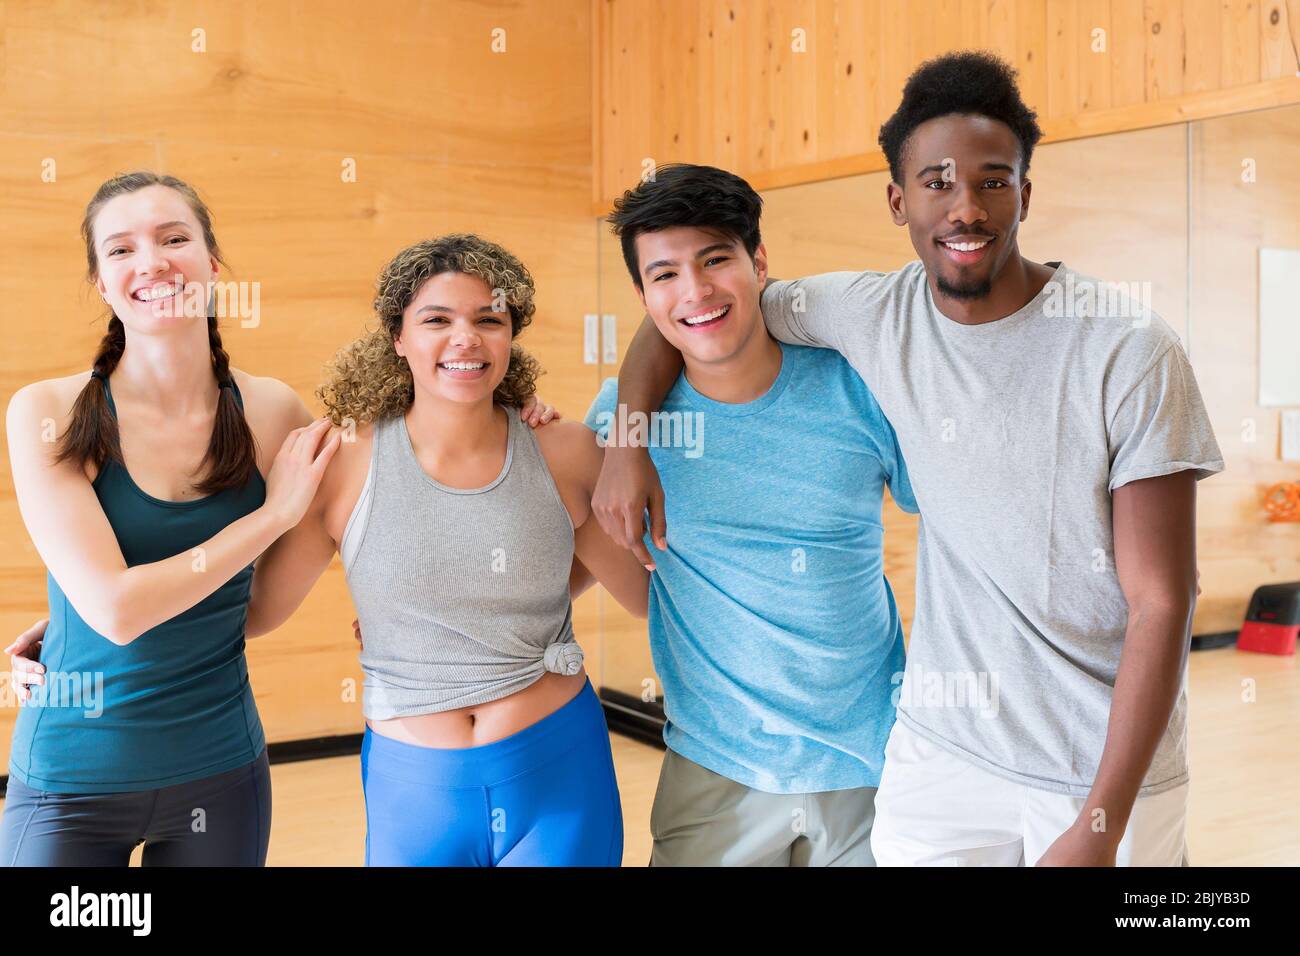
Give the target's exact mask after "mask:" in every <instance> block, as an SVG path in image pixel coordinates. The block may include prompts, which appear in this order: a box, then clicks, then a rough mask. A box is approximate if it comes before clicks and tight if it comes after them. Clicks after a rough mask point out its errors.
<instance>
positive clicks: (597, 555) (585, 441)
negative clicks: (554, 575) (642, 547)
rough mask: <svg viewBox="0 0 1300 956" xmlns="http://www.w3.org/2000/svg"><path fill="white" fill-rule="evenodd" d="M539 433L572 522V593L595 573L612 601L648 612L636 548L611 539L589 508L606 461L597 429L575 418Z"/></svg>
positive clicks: (646, 580)
mask: <svg viewBox="0 0 1300 956" xmlns="http://www.w3.org/2000/svg"><path fill="white" fill-rule="evenodd" d="M538 434H539V437H540V438H541V439H542V441H544V442H545V446H544V449H545V453H546V455H547V464H548V465H549V466H550V468H551V474H552V476H553V477H554V478H555V479H556V484H557V486H558V487H560V489H561V491H560V494H561V497H562V498H564V499H565V501H566V507H567V508H568V509H569V515H570V517H571V519H572V521H573V525H574V532H573V550H574V562H573V567H572V568H571V569H570V573H569V586H570V594H572V593H573V585H574V583H575V580H576V581H577V583H579V584H580V585H582V587H586V586H587V585H586V582H585V575H587V574H590V575H594V576H595V579H596V580H597V581H599V582H600V583H601V584H602V585H604V587H605V590H607V591H609V593H610V594H611V595H613V597H614V600H616V601H618V603H619V604H621V605H623V607H625V608H627V610H628V611H629V612H631V613H632V614H633V615H635V616H637V617H645V616H646V614H647V605H648V600H649V599H648V592H649V590H650V572H649V570H647V568H645V567H643V566H642V565H641V564H640V562H638V560H637V558H636V556H635V555H634V554H632V552H630V551H628V550H627V549H626V548H623V547H620V546H619V545H617V544H615V543H614V542H613V541H611V540H610V539H609V537H608V536H607V535H606V534H605V532H604V530H603V529H602V528H601V526H600V523H599V522H598V521H597V520H596V519H595V517H594V514H593V512H592V509H591V507H590V502H591V493H592V490H593V489H594V488H595V486H596V480H597V478H598V477H599V475H600V466H601V463H602V461H603V460H604V453H603V452H602V451H601V448H600V446H599V445H598V444H597V441H596V434H595V432H593V431H591V430H590V429H588V428H587V427H585V426H583V425H579V424H577V423H567V422H561V423H559V424H555V425H550V426H548V428H547V431H546V434H545V435H544V436H542V433H540V432H539V433H538ZM652 566H653V565H652ZM579 568H581V569H582V570H581V571H580V570H579Z"/></svg>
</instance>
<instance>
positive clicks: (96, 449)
mask: <svg viewBox="0 0 1300 956" xmlns="http://www.w3.org/2000/svg"><path fill="white" fill-rule="evenodd" d="M81 231H82V237H83V239H84V240H85V244H86V256H87V262H88V277H89V279H90V280H91V281H92V282H93V283H94V284H95V287H96V288H97V290H98V291H99V293H100V295H101V296H102V297H103V299H104V301H105V302H106V303H107V304H108V305H109V308H110V310H111V316H110V319H109V322H108V331H107V333H106V334H105V335H104V337H103V339H102V341H101V342H100V346H99V351H98V353H97V354H96V356H95V359H94V363H93V368H92V371H91V372H90V373H89V375H88V374H87V373H85V372H80V373H77V374H76V375H70V376H66V377H64V378H57V379H50V380H47V381H41V382H36V383H34V384H31V385H28V386H26V387H24V388H22V389H20V390H19V391H18V392H17V393H16V394H15V395H14V396H13V398H12V400H11V401H10V403H9V408H8V414H7V427H8V438H9V453H10V462H11V466H12V469H13V477H14V488H15V492H16V495H17V499H18V505H19V508H20V510H21V513H22V517H23V521H24V523H25V524H26V526H27V530H28V532H29V534H30V535H31V538H32V541H33V542H34V543H35V545H36V549H37V551H38V552H39V553H40V555H41V558H42V559H43V561H44V563H45V565H46V567H47V568H48V571H49V574H48V582H47V586H48V593H49V607H50V619H49V625H48V631H46V632H45V634H44V641H43V647H42V651H43V652H42V653H41V655H40V656H41V657H42V658H43V662H42V667H43V669H44V670H45V671H46V673H45V674H43V675H40V677H39V679H37V680H33V681H31V682H30V683H31V684H32V686H31V687H30V688H27V687H24V688H23V692H22V695H21V696H22V700H23V703H24V705H25V706H23V707H22V709H21V710H20V712H19V715H18V720H17V723H16V725H15V728H14V737H13V746H12V748H11V752H10V763H9V787H8V793H7V795H6V800H5V807H4V817H3V820H2V821H0V864H3V865H7V866H12V865H56V866H57V865H101V866H104V865H107V866H113V865H119V866H125V865H126V864H127V862H128V861H129V859H130V855H131V852H132V850H133V849H134V847H135V846H136V845H137V844H139V843H141V842H143V843H144V844H145V848H144V856H143V862H144V864H145V865H192V864H216V865H260V864H262V863H264V862H265V859H266V850H267V841H268V837H269V833H270V822H271V821H270V814H271V799H270V776H269V771H268V768H267V758H266V748H265V739H264V736H263V733H262V725H261V722H260V720H259V718H258V714H257V708H256V707H255V706H254V703H253V695H252V691H251V689H250V687H249V682H248V669H247V665H246V663H245V659H244V621H245V615H246V612H247V607H248V597H249V587H250V580H251V578H252V576H253V567H252V564H253V561H254V559H256V558H257V557H258V555H259V554H261V553H262V552H263V551H264V550H266V548H268V547H269V546H270V545H271V544H272V542H274V541H275V540H276V538H278V537H279V536H280V535H282V534H283V533H284V532H285V531H287V530H288V529H289V528H292V527H293V526H294V525H295V524H297V522H298V520H299V519H300V518H301V517H302V515H303V513H304V512H305V511H306V509H307V507H308V505H309V504H310V503H311V501H312V498H313V496H314V494H315V492H316V488H317V485H318V484H319V482H320V479H321V476H322V475H323V473H324V471H325V466H326V465H327V464H328V463H329V461H330V458H331V457H332V456H333V455H334V453H335V451H336V450H337V448H338V444H339V443H338V441H337V440H329V439H327V437H326V436H327V428H326V425H327V420H325V419H321V420H319V421H317V422H315V423H312V424H310V425H306V426H303V427H298V426H299V425H302V422H303V419H304V418H309V416H307V415H306V413H305V408H304V406H303V404H302V402H301V400H300V399H299V398H298V397H297V396H296V395H295V394H294V392H293V390H292V389H290V388H289V387H288V386H287V385H285V384H283V383H281V382H278V381H276V380H274V379H270V378H258V377H255V376H252V375H249V374H247V373H245V372H242V371H240V370H239V369H235V368H231V366H230V358H229V356H228V355H227V354H226V351H225V349H224V348H223V347H222V343H221V335H220V333H219V331H218V330H217V320H216V317H215V316H214V315H212V314H210V312H211V307H210V304H209V303H208V297H207V295H206V292H207V290H208V289H209V288H210V287H209V285H208V283H209V281H210V280H212V279H213V278H215V276H216V275H217V273H218V269H219V267H220V266H222V265H224V264H225V263H224V260H223V259H222V256H221V251H220V248H219V246H218V244H217V240H216V237H215V235H214V234H213V230H212V220H211V216H210V214H209V212H208V210H207V208H206V206H205V205H204V204H203V202H202V201H201V200H200V199H199V197H198V195H197V194H196V193H195V191H194V190H193V189H192V188H191V187H190V186H188V185H186V184H185V183H184V182H182V181H181V180H178V179H175V178H174V177H171V176H161V175H158V174H154V173H130V174H126V175H121V176H117V177H114V178H113V179H110V180H108V181H107V182H105V183H104V184H103V185H102V186H100V188H99V190H98V191H97V192H96V193H95V196H94V198H93V199H92V200H91V201H90V203H89V205H88V206H87V208H86V211H85V216H84V219H83V221H82V228H81ZM189 291H194V292H196V293H197V294H196V295H195V296H193V299H194V301H196V302H198V303H200V307H199V308H197V309H195V308H194V307H193V306H191V307H189V308H188V309H187V308H185V307H183V301H182V294H183V292H189ZM186 298H189V296H186ZM204 304H207V305H208V307H207V308H203V307H202V306H203V305H204ZM187 312H188V313H189V314H187ZM195 313H197V314H195ZM204 313H209V314H204ZM51 426H53V428H51ZM56 435H57V443H56V442H55V441H53V440H52V439H53V438H54V437H55V436H56ZM267 449H270V450H273V451H274V450H275V449H278V452H277V453H275V454H274V457H272V455H271V454H269V453H268V452H267ZM128 464H129V469H128ZM33 656H35V655H34V654H33Z"/></svg>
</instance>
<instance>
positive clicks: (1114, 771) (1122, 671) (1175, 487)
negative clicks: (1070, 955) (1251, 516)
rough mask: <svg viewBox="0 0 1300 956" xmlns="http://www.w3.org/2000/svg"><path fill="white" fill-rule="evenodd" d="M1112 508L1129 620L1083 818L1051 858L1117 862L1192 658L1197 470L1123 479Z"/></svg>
mask: <svg viewBox="0 0 1300 956" xmlns="http://www.w3.org/2000/svg"><path fill="white" fill-rule="evenodd" d="M1111 507H1112V524H1113V527H1114V539H1115V570H1116V572H1117V573H1118V575H1119V583H1120V587H1121V588H1122V589H1123V591H1124V597H1125V600H1126V601H1127V602H1128V626H1127V629H1126V631H1125V634H1124V650H1123V653H1122V655H1121V657H1120V665H1119V673H1118V675H1117V677H1116V679H1115V693H1114V696H1113V698H1112V700H1111V707H1110V722H1109V724H1108V726H1107V730H1106V746H1105V749H1104V750H1103V752H1102V757H1101V764H1100V766H1099V767H1098V769H1097V776H1096V779H1095V780H1094V781H1093V785H1092V790H1091V792H1090V793H1089V794H1088V799H1087V801H1086V803H1085V804H1084V807H1083V810H1082V811H1081V812H1080V814H1079V818H1078V819H1077V820H1076V821H1075V823H1074V825H1073V826H1072V827H1071V829H1070V830H1068V831H1066V833H1065V834H1063V835H1062V836H1061V837H1060V838H1059V839H1058V840H1057V841H1056V842H1055V843H1054V844H1053V845H1052V846H1051V847H1049V848H1048V851H1047V853H1046V854H1044V856H1043V859H1042V860H1041V861H1040V862H1041V863H1043V864H1074V865H1078V864H1081V863H1082V864H1089V863H1091V864H1101V865H1113V864H1114V862H1115V850H1116V847H1117V846H1118V845H1119V841H1120V839H1121V838H1122V837H1123V835H1124V830H1125V828H1126V827H1127V825H1128V819H1129V815H1130V814H1131V813H1132V810H1133V804H1134V802H1135V801H1136V800H1137V795H1138V790H1139V789H1140V788H1141V786H1142V780H1143V778H1144V777H1145V776H1146V772H1147V770H1148V768H1149V767H1150V766H1151V759H1152V757H1153V756H1154V755H1155V752H1156V747H1157V746H1158V745H1159V743H1160V738H1161V737H1162V736H1163V735H1164V732H1165V728H1166V727H1167V726H1168V725H1169V716H1170V714H1171V713H1172V712H1173V708H1174V703H1175V701H1176V700H1177V698H1178V692H1179V688H1180V687H1181V685H1182V677H1183V669H1184V667H1185V666H1186V663H1187V652H1188V647H1189V643H1190V635H1191V621H1192V612H1193V610H1194V609H1195V606H1196V594H1197V591H1198V586H1197V572H1196V480H1195V474H1194V473H1193V472H1191V471H1182V472H1178V473H1176V474H1172V475H1164V476H1161V477H1158V478H1145V479H1142V480H1139V481H1133V482H1129V483H1128V484H1126V485H1121V486H1120V487H1119V488H1116V489H1115V492H1114V494H1113V496H1112V505H1111ZM1102 828H1104V829H1102Z"/></svg>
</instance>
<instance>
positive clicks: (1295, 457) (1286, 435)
mask: <svg viewBox="0 0 1300 956" xmlns="http://www.w3.org/2000/svg"><path fill="white" fill-rule="evenodd" d="M1282 460H1283V461H1300V412H1283V413H1282Z"/></svg>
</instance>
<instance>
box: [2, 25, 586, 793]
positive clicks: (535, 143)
mask: <svg viewBox="0 0 1300 956" xmlns="http://www.w3.org/2000/svg"><path fill="white" fill-rule="evenodd" d="M589 23H590V8H589V7H588V6H587V5H586V4H585V3H572V4H563V5H552V4H544V3H513V2H499V3H480V2H473V0H441V2H437V3H429V2H417V0H391V2H387V3H385V4H384V5H382V6H379V7H374V6H372V7H365V6H357V5H355V4H353V3H350V2H346V0H321V2H313V3H299V2H292V3H290V2H272V3H266V4H253V3H247V2H235V3H213V2H200V3H189V4H171V3H163V2H148V0H141V2H130V3H120V4H117V5H115V6H114V8H113V14H112V16H111V17H110V16H106V15H105V13H104V8H103V7H102V6H101V5H99V4H95V3H89V2H67V3H61V4H58V5H54V6H51V5H50V4H48V3H37V2H28V0H8V2H6V3H4V4H3V5H2V6H0V187H2V188H3V193H4V197H5V199H4V209H5V214H4V219H5V228H4V229H3V230H0V262H2V263H3V264H4V268H3V269H0V328H3V330H4V333H5V339H6V347H5V349H4V350H3V352H2V353H0V401H3V402H5V403H7V402H8V400H9V398H10V396H11V395H12V394H13V392H14V391H15V390H16V389H17V388H18V387H20V386H21V385H23V384H25V383H27V382H30V381H34V380H37V379H42V378H49V377H52V376H56V375H66V374H69V373H71V372H74V371H76V370H79V369H85V368H88V367H89V362H90V358H91V355H92V354H93V349H94V346H95V343H96V342H97V341H98V339H99V337H100V335H102V332H103V319H102V317H101V315H100V309H99V308H97V306H99V305H100V303H99V299H98V297H97V296H95V295H94V294H93V292H92V291H91V290H90V289H89V288H88V287H87V286H86V285H85V284H84V282H83V281H82V273H83V272H84V269H85V254H84V251H83V249H82V248H81V246H80V239H79V236H78V232H77V230H78V224H79V222H80V217H81V213H82V209H83V207H84V204H85V203H86V201H87V200H88V199H89V198H90V196H91V194H92V193H93V191H94V189H95V187H96V186H97V185H98V184H99V183H100V182H101V181H102V180H103V179H105V178H107V177H108V176H110V175H112V174H113V173H116V172H121V171H125V170H128V169H133V168H153V169H160V170H162V171H165V172H170V173H173V174H176V175H178V176H180V177H181V178H183V179H186V180H189V181H191V182H192V183H193V184H194V185H195V186H196V187H197V188H198V189H199V190H200V192H201V194H202V195H203V196H204V197H205V199H206V200H207V201H208V203H209V205H210V206H211V208H212V210H213V213H214V216H215V228H216V231H217V235H218V237H219V238H220V241H221V243H222V246H223V250H224V252H225V253H226V254H227V256H228V258H229V260H230V262H231V265H232V267H233V278H236V279H240V280H245V281H256V282H259V283H260V284H261V313H262V315H261V323H260V325H259V326H258V327H256V328H248V329H245V328H241V327H239V326H238V323H233V324H228V327H227V328H225V329H223V337H224V341H225V344H226V346H227V348H228V350H229V351H230V352H231V354H232V357H233V362H234V364H235V365H236V366H238V367H240V368H243V369H245V370H247V371H249V372H252V373H254V374H261V375H273V376H275V377H277V378H280V379H282V380H284V381H286V382H288V383H289V384H291V385H292V386H293V387H294V388H295V389H296V390H297V391H298V392H299V394H300V395H301V396H302V397H303V399H304V400H305V401H306V402H307V404H308V406H309V407H312V408H316V407H317V405H316V401H315V398H314V396H313V393H314V391H315V388H316V385H317V384H318V382H319V381H320V378H321V373H322V367H323V365H324V363H325V362H327V361H328V360H329V359H330V357H331V356H332V355H333V353H334V351H335V350H336V349H337V348H339V347H340V346H342V345H343V344H345V343H346V342H348V341H350V340H351V339H352V338H353V337H355V336H357V335H359V334H360V333H361V332H362V331H363V330H364V329H365V328H366V327H373V320H372V318H371V308H370V302H371V298H372V296H373V287H374V280H375V276H376V274H377V273H378V271H379V269H380V268H381V267H382V265H383V264H384V263H385V262H386V261H387V260H388V259H389V258H390V257H391V256H392V255H393V254H394V253H396V252H397V251H398V250H399V249H400V248H402V247H403V246H405V245H407V244H409V243H411V242H414V241H417V240H419V239H423V238H428V237H431V236H434V235H437V234H439V233H443V232H449V231H474V232H478V233H480V234H482V235H484V236H486V237H488V238H491V239H493V240H495V241H498V242H500V243H502V244H503V245H505V246H506V247H507V248H509V249H511V251H513V252H514V253H515V254H516V255H518V256H519V257H520V258H521V259H522V260H523V261H524V263H525V264H526V265H528V266H529V268H530V269H531V271H532V272H533V275H534V278H535V279H536V282H537V289H538V292H537V304H538V311H537V315H536V317H535V319H534V323H533V325H532V327H530V328H529V329H528V330H527V331H526V332H525V333H524V336H523V338H522V340H521V341H522V343H523V344H524V345H525V346H526V347H528V348H529V349H531V350H532V351H533V352H534V353H535V354H536V355H537V356H538V357H539V359H540V360H541V362H542V364H543V366H544V367H545V368H546V369H547V372H548V374H547V375H546V376H545V377H543V378H542V379H541V382H540V385H539V389H540V393H541V394H542V396H543V397H544V398H545V399H547V400H548V401H550V402H552V403H553V404H556V405H557V406H559V407H560V408H561V409H563V410H564V411H565V412H566V413H570V414H572V413H573V410H574V409H579V408H585V405H586V403H587V402H589V401H590V399H591V396H592V394H593V391H594V387H595V383H596V369H595V367H594V366H590V365H584V364H583V363H582V351H581V331H582V325H581V317H582V315H583V314H584V313H585V312H590V311H592V310H593V309H594V308H595V298H596V278H595V274H594V264H595V242H596V232H595V228H594V224H593V222H592V219H591V216H590V203H591V174H592V168H591V161H590V157H591V148H592V139H591V110H592V103H593V91H592V89H591V86H590V70H589V67H588V64H589V56H590V53H591V50H592V42H591V33H590V28H589ZM195 27H203V28H204V29H206V31H207V35H206V39H207V52H206V53H203V54H199V53H192V52H190V48H189V44H190V36H191V33H190V31H191V29H193V28H195ZM496 27H500V28H502V29H504V31H505V33H504V37H505V43H506V49H505V52H504V53H494V52H492V50H491V47H490V43H491V40H492V30H493V29H494V28H496ZM557 63H558V64H561V65H562V66H563V68H560V69H557V68H556V64H557ZM344 157H350V158H352V159H354V160H355V161H356V169H357V181H356V182H355V183H345V182H343V181H342V178H341V175H340V173H341V162H342V159H343V158H344ZM46 158H53V159H55V160H56V162H57V179H56V181H54V182H51V183H46V182H42V180H41V171H42V166H41V163H42V160H43V159H46ZM2 449H3V445H2V444H0V541H3V543H4V545H5V547H4V548H3V549H0V586H3V597H2V598H0V634H14V633H17V631H19V630H21V629H23V628H25V627H27V626H28V625H29V624H30V623H31V622H32V621H33V620H35V619H37V618H39V617H42V616H44V614H45V576H44V570H43V568H42V567H41V564H40V561H39V557H38V556H37V555H36V553H35V549H34V548H33V547H32V545H31V542H30V540H29V539H28V537H27V533H26V531H25V529H24V528H23V525H22V522H21V519H20V517H19V515H18V510H17V507H16V506H15V503H14V497H13V486H12V478H11V475H10V471H9V467H8V460H7V453H6V452H5V451H3V450H2ZM353 616H354V613H353V610H352V606H351V602H350V600H349V597H348V593H347V588H346V586H345V584H344V580H343V575H342V570H341V567H340V565H339V563H338V561H337V560H335V562H334V563H333V565H332V566H331V567H330V569H329V570H328V571H327V572H326V574H325V576H324V578H323V579H322V580H321V582H320V583H319V584H318V585H317V587H316V589H315V591H314V592H313V593H312V595H311V596H310V597H309V598H308V600H307V602H306V604H305V605H304V606H303V608H302V609H301V610H300V611H299V612H298V613H297V614H296V615H295V616H294V617H293V618H292V619H291V621H290V622H289V623H287V624H286V625H285V626H284V627H282V628H281V629H280V630H279V631H277V632H276V633H274V634H271V635H267V636H265V637H262V638H259V639H257V640H256V641H253V642H251V643H250V645H249V651H248V653H249V660H250V671H251V679H252V682H253V687H254V690H255V692H256V695H257V698H258V703H259V708H260V710H261V713H262V718H263V722H264V724H265V726H266V730H267V735H268V737H269V739H271V740H273V741H278V740H287V739H296V738H302V737H311V736H318V735H326V734H334V733H355V732H358V731H359V730H360V729H361V721H360V707H359V701H360V694H359V691H358V692H357V693H355V694H353V695H352V696H351V697H349V696H348V695H347V694H346V693H345V691H346V690H347V686H346V683H345V682H347V681H349V680H355V681H358V682H359V679H360V676H361V675H360V670H359V667H358V666H357V661H356V648H355V643H354V642H353V639H352V637H351V621H352V619H353ZM575 626H576V629H577V632H578V636H579V640H580V642H581V643H582V644H583V647H584V650H586V652H587V655H588V666H589V670H590V672H591V673H592V674H593V679H595V677H596V675H598V674H599V673H600V670H601V664H600V651H601V645H600V641H599V626H600V621H599V596H598V595H597V594H595V593H592V594H589V595H584V597H583V598H582V599H580V600H579V601H578V602H577V605H576V607H575ZM6 643H7V641H6ZM12 719H13V712H12V710H10V709H0V760H3V759H4V758H5V755H6V754H7V751H8V743H9V728H10V727H11V725H12ZM0 772H3V771H2V768H0Z"/></svg>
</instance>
